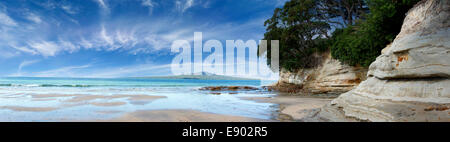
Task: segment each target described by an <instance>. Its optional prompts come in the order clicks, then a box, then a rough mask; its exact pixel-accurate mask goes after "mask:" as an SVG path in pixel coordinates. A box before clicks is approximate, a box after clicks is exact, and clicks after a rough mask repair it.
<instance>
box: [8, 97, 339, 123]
mask: <svg viewBox="0 0 450 142" xmlns="http://www.w3.org/2000/svg"><path fill="white" fill-rule="evenodd" d="M18 96H22V97H26V96H31V99H32V100H33V101H44V102H45V101H51V100H59V99H60V98H64V99H62V100H61V102H62V103H63V104H61V105H60V106H57V107H55V106H52V107H26V106H0V109H8V110H12V111H17V112H35V113H40V112H51V111H55V110H58V109H62V108H69V107H75V106H83V105H93V106H97V107H105V108H111V109H106V110H104V111H98V112H97V113H98V114H102V115H108V114H118V113H120V114H119V115H118V116H117V117H113V118H112V119H107V120H102V118H95V117H94V118H87V120H85V119H83V118H80V120H77V119H75V120H74V119H73V118H72V119H70V118H68V119H65V120H60V119H51V121H58V120H59V121H89V122H90V121H100V122H105V121H106V122H274V121H275V122H277V121H288V122H289V121H301V119H302V118H304V117H305V116H306V115H307V114H308V113H309V112H311V111H312V110H314V109H318V108H320V107H322V106H324V105H325V104H327V103H329V102H330V101H331V100H332V98H324V97H305V96H285V95H277V96H273V97H238V98H239V99H242V100H249V101H254V102H260V103H271V104H276V107H278V108H277V109H278V111H275V112H273V118H272V119H256V118H250V117H243V116H233V115H225V114H216V113H214V112H212V113H211V112H202V111H197V110H191V109H186V110H184V109H174V110H137V111H133V112H122V111H118V110H116V109H115V108H117V107H121V106H123V105H127V104H145V103H150V102H152V101H154V100H156V99H161V98H165V96H149V95H124V94H120V95H82V94H70V95H65V94H29V95H25V94H20V95H18ZM117 99H119V100H117ZM99 119H100V120H99Z"/></svg>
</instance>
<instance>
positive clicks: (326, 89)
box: [278, 53, 367, 94]
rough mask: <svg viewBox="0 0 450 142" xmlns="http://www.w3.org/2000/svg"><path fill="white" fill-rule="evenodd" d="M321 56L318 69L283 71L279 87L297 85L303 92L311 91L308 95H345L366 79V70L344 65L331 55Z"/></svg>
mask: <svg viewBox="0 0 450 142" xmlns="http://www.w3.org/2000/svg"><path fill="white" fill-rule="evenodd" d="M320 56H322V57H321V58H322V59H323V61H322V63H321V65H319V66H318V67H317V68H313V69H300V70H298V71H297V72H289V71H286V70H282V71H281V72H280V80H279V82H278V85H279V86H280V87H284V86H283V85H286V84H293V85H297V86H300V88H301V89H302V90H305V91H306V90H307V91H309V92H307V93H317V94H320V93H344V92H347V91H350V90H352V89H354V87H356V86H357V85H358V84H359V83H360V82H361V81H362V80H365V79H366V72H367V70H366V69H364V68H362V67H352V66H349V65H345V64H342V63H341V62H339V61H338V60H336V59H333V58H332V57H331V54H330V53H324V54H323V55H320ZM294 89H298V87H294ZM302 93H304V92H302Z"/></svg>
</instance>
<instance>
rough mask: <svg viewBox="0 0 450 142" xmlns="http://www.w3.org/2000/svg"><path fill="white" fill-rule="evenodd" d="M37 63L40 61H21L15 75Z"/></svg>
mask: <svg viewBox="0 0 450 142" xmlns="http://www.w3.org/2000/svg"><path fill="white" fill-rule="evenodd" d="M39 61H40V60H30V61H23V62H22V63H20V65H19V67H18V68H17V73H19V74H20V73H21V72H22V68H23V67H26V66H29V65H32V64H35V63H37V62H39Z"/></svg>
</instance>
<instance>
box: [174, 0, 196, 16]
mask: <svg viewBox="0 0 450 142" xmlns="http://www.w3.org/2000/svg"><path fill="white" fill-rule="evenodd" d="M192 6H194V0H177V1H175V8H176V10H177V11H179V12H180V13H184V12H185V11H186V10H188V9H189V8H191V7H192Z"/></svg>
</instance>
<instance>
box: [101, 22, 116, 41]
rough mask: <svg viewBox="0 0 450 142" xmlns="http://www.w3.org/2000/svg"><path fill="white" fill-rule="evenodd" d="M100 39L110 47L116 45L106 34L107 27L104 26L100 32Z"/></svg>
mask: <svg viewBox="0 0 450 142" xmlns="http://www.w3.org/2000/svg"><path fill="white" fill-rule="evenodd" d="M100 38H101V39H102V40H103V41H105V42H106V43H107V44H108V45H114V41H113V39H112V38H111V37H109V36H108V33H107V32H106V29H105V26H103V25H102V29H101V31H100Z"/></svg>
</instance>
